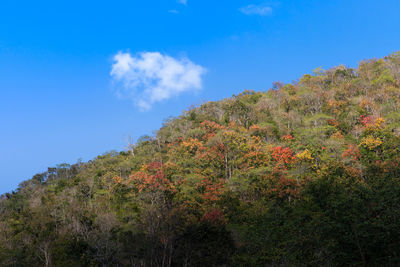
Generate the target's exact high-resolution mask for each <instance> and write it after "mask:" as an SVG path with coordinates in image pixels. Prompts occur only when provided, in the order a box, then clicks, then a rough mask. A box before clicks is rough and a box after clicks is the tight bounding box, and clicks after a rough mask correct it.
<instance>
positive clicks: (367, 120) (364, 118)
mask: <svg viewBox="0 0 400 267" xmlns="http://www.w3.org/2000/svg"><path fill="white" fill-rule="evenodd" d="M360 121H361V123H362V124H363V125H364V126H368V125H369V124H372V117H371V116H364V115H361V116H360Z"/></svg>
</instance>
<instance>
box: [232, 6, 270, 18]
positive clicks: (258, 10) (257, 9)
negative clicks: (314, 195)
mask: <svg viewBox="0 0 400 267" xmlns="http://www.w3.org/2000/svg"><path fill="white" fill-rule="evenodd" d="M239 10H240V12H242V13H243V14H246V15H260V16H266V15H270V14H271V13H272V7H271V6H269V5H267V4H260V5H248V6H245V7H242V8H239Z"/></svg>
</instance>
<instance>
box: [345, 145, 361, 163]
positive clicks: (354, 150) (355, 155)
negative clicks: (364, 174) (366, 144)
mask: <svg viewBox="0 0 400 267" xmlns="http://www.w3.org/2000/svg"><path fill="white" fill-rule="evenodd" d="M348 157H350V158H352V159H353V160H359V159H360V151H359V150H358V147H357V146H356V145H349V146H348V149H347V150H346V151H345V152H344V153H343V154H342V158H348Z"/></svg>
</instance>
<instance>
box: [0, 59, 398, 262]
mask: <svg viewBox="0 0 400 267" xmlns="http://www.w3.org/2000/svg"><path fill="white" fill-rule="evenodd" d="M399 104H400V53H394V54H392V55H390V56H387V57H385V58H383V59H373V60H367V61H362V62H361V63H360V64H359V66H358V68H357V69H350V68H346V67H344V66H339V67H336V68H333V69H330V70H327V71H324V70H321V69H317V70H315V71H314V72H313V74H307V75H304V76H303V77H301V78H300V79H299V80H298V81H297V82H295V83H292V84H282V83H279V82H277V83H275V84H274V86H273V88H272V89H270V90H268V91H266V92H253V91H245V92H243V93H242V94H240V95H238V96H233V97H230V98H227V99H224V100H222V101H218V102H208V103H205V104H203V105H201V106H199V107H195V108H193V109H190V110H188V111H185V112H184V113H183V114H182V115H181V116H180V117H177V118H174V119H170V120H168V121H166V122H165V124H164V126H163V127H162V128H161V129H160V130H159V131H158V133H157V135H156V136H153V137H142V138H141V139H140V140H139V141H138V143H137V144H136V145H135V147H134V149H132V150H131V151H128V152H121V153H109V154H105V155H102V156H99V157H97V158H96V159H94V160H92V161H90V162H87V163H81V162H79V163H77V164H74V165H71V166H70V165H66V164H63V165H59V166H57V167H55V168H49V169H48V171H47V172H45V173H41V174H37V175H35V176H34V177H33V178H32V179H30V180H28V181H26V182H23V183H22V184H21V185H20V186H19V188H18V189H17V190H16V191H15V192H12V193H8V194H5V195H3V196H2V197H1V200H0V265H1V266H27V265H29V266H41V265H45V266H93V265H94V266H206V265H207V264H208V265H210V266H269V265H271V266H278V265H279V266H297V265H324V266H341V265H363V266H366V265H381V266H382V265H392V266H393V265H396V264H398V263H399V262H400V246H399V244H400V224H399V223H398V222H399V221H400V169H399V167H398V166H399V163H400V138H399V135H400V105H399Z"/></svg>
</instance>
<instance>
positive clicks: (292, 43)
mask: <svg viewBox="0 0 400 267" xmlns="http://www.w3.org/2000/svg"><path fill="white" fill-rule="evenodd" d="M399 14H400V1H398V0H380V1H376V0H363V1H361V0H359V1H355V0H342V1H339V0H338V1H321V0H318V1H317V0H304V1H300V0H292V1H284V0H282V1H239V0H229V1H228V0H220V1H215V0H214V1H209V0H201V1H200V0H187V1H183V0H181V1H175V0H163V1H161V0H160V1H152V0H147V1H135V0H130V1H74V0H69V1H18V0H13V1H9V0H3V1H1V6H0V125H1V131H0V148H1V149H0V193H2V192H6V191H10V190H13V189H15V188H16V187H17V185H18V184H19V183H20V182H21V181H23V180H26V179H29V178H30V177H32V175H34V174H35V173H38V172H42V171H45V170H46V169H47V167H48V166H54V165H56V164H59V163H63V162H67V163H74V162H76V161H77V160H78V159H79V158H82V159H83V160H84V161H86V160H89V159H92V158H93V157H95V156H96V155H98V154H101V153H104V152H106V151H110V150H122V149H123V148H124V146H125V145H126V137H127V136H129V135H130V136H132V137H134V138H135V139H137V138H138V137H140V136H142V135H145V134H151V133H152V131H153V130H156V129H158V128H159V127H160V126H161V125H162V122H163V120H164V119H166V118H168V117H169V116H177V115H179V114H180V113H181V112H182V111H183V110H184V109H187V108H188V107H189V106H191V105H193V104H199V103H201V102H203V101H207V100H218V99H221V98H224V97H229V96H231V95H232V94H237V93H239V92H241V91H243V90H244V89H254V90H267V89H268V88H269V87H270V86H271V84H272V82H273V81H277V80H279V81H283V82H291V81H292V80H295V79H297V78H299V77H300V76H301V75H302V74H304V73H309V72H311V71H312V70H313V69H315V68H317V67H320V66H321V67H323V68H329V67H332V66H335V65H340V64H344V65H347V66H356V65H357V63H358V62H359V61H360V60H362V59H367V58H373V57H382V56H385V55H387V54H389V53H391V52H394V51H398V50H400V30H399V29H400V17H399ZM118 53H121V54H122V55H125V56H126V57H125V59H127V60H128V61H129V62H128V61H124V62H122V61H118V60H116V58H115V56H116V55H118ZM154 57H156V58H157V60H156V64H155V65H154V64H153V65H151V64H150V65H149V64H147V63H149V62H150V63H151V62H153V61H151V59H152V58H154ZM127 62H128V63H129V64H128V63H127ZM124 63H125V65H123V64H124ZM153 63H154V62H153ZM118 64H119V65H118ZM122 66H125V67H126V68H125V69H123V68H119V71H120V72H118V75H119V76H117V75H116V74H115V73H116V72H114V74H111V72H112V70H113V69H114V68H116V67H122ZM154 66H155V67H154ZM121 70H123V71H121ZM176 88H180V89H179V90H176ZM121 92H122V93H121ZM140 101H142V102H140ZM139 102H140V103H142V104H140V103H139ZM143 103H144V104H143Z"/></svg>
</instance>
